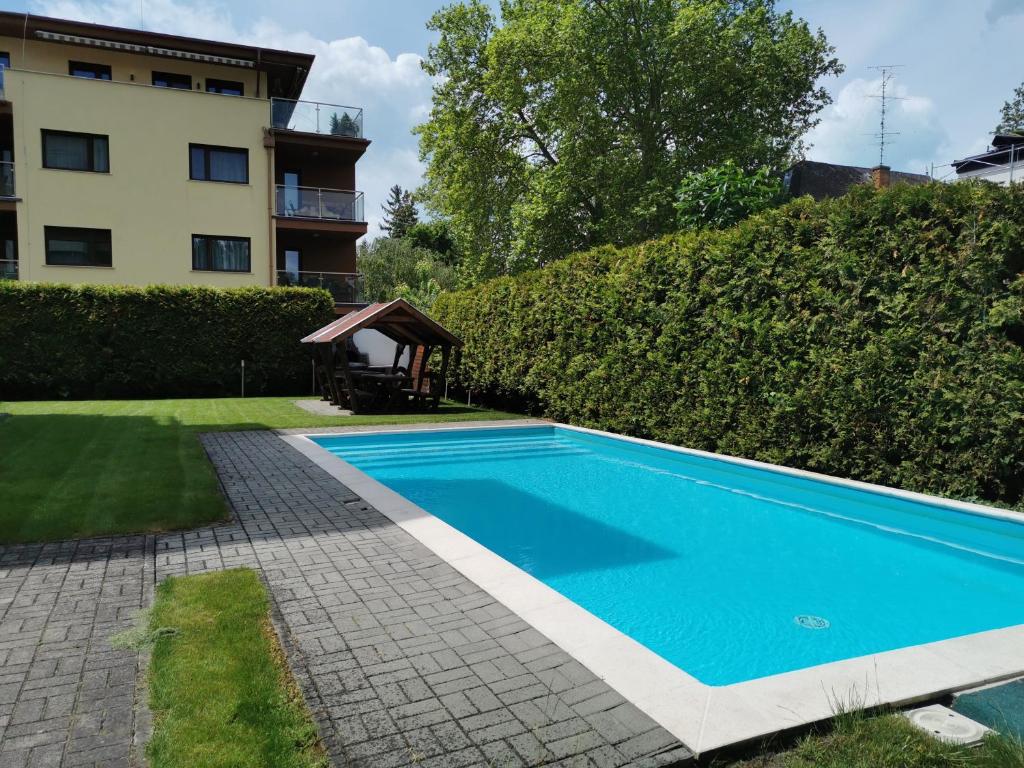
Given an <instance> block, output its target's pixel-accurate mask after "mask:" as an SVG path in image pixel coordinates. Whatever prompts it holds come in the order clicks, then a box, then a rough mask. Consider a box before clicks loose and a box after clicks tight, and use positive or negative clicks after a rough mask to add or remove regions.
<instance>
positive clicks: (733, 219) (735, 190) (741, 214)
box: [676, 160, 782, 230]
mask: <svg viewBox="0 0 1024 768" xmlns="http://www.w3.org/2000/svg"><path fill="white" fill-rule="evenodd" d="M781 202H782V182H781V181H780V179H779V177H778V176H777V175H775V174H773V173H772V171H771V170H770V169H769V168H760V169H758V170H756V171H753V172H747V171H744V170H743V169H742V168H740V167H739V166H738V165H736V164H735V163H734V162H732V161H731V160H727V161H726V162H725V163H723V164H722V165H717V166H715V167H714V168H709V169H708V170H706V171H704V172H702V173H691V174H688V175H687V176H686V177H685V178H684V179H683V181H682V183H681V184H680V185H679V192H678V194H677V199H676V220H677V223H678V225H679V229H681V230H688V229H722V228H724V227H731V226H732V225H733V224H736V223H738V222H740V221H742V220H743V219H745V218H747V216H750V215H751V214H754V213H757V212H758V211H763V210H765V209H766V208H771V207H772V206H773V205H777V204H779V203H781Z"/></svg>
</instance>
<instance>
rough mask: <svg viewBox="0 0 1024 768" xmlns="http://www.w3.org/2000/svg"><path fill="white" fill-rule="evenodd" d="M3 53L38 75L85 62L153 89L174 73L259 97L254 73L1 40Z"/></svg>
mask: <svg viewBox="0 0 1024 768" xmlns="http://www.w3.org/2000/svg"><path fill="white" fill-rule="evenodd" d="M0 51H5V52H7V53H9V54H10V56H11V67H12V68H14V69H26V70H31V71H35V72H51V73H55V74H58V75H66V74H68V62H69V61H85V62H89V63H91V64H107V65H108V66H110V69H111V77H112V78H113V79H114V80H121V81H124V82H136V83H138V84H140V85H151V84H152V82H153V72H154V71H156V72H174V73H175V74H180V75H191V76H192V87H193V88H195V87H196V85H197V84H198V86H199V90H205V89H206V78H208V77H212V78H217V79H218V80H234V81H237V82H241V83H244V85H245V95H246V96H256V76H257V73H256V71H255V70H253V69H246V68H242V67H226V66H223V65H215V64H206V63H203V62H193V61H187V60H184V59H172V58H168V57H166V56H145V55H142V54H137V53H126V52H123V51H112V50H106V49H103V48H90V47H86V46H80V45H65V44H63V43H50V42H45V41H42V40H36V39H34V38H33V39H28V40H24V41H22V40H21V38H13V37H3V36H0ZM260 85H261V87H262V90H261V95H262V96H263V97H264V98H265V97H266V93H265V90H266V80H265V78H264V79H263V81H262V82H261V83H260Z"/></svg>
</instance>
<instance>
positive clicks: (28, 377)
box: [0, 281, 334, 399]
mask: <svg viewBox="0 0 1024 768" xmlns="http://www.w3.org/2000/svg"><path fill="white" fill-rule="evenodd" d="M333 309H334V304H333V302H332V300H331V297H330V295H329V294H328V293H327V292H326V291H320V290H312V289H306V288H239V289H229V290H224V289H217V288H204V287H169V286H152V287H148V288H132V287H126V286H99V285H81V286H72V285H55V284H38V283H19V282H10V281H0V397H2V398H8V399H21V398H33V399H42V398H111V397H177V396H185V397H201V396H216V395H238V394H239V390H240V387H241V370H240V363H241V360H243V359H244V360H245V365H246V383H245V389H246V394H247V395H249V394H252V395H261V394H293V393H305V392H309V389H310V381H311V375H310V363H309V355H308V353H307V352H306V351H305V350H303V349H302V348H301V345H300V344H299V339H300V338H302V337H303V336H304V335H306V334H307V333H309V332H310V331H312V330H315V329H316V328H318V327H320V326H321V325H323V324H324V323H326V322H329V321H330V320H331V319H332V318H333V316H334V314H333Z"/></svg>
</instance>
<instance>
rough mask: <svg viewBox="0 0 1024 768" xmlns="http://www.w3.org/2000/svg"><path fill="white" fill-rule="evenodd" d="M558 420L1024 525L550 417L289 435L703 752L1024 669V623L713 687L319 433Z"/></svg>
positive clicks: (970, 507)
mask: <svg viewBox="0 0 1024 768" xmlns="http://www.w3.org/2000/svg"><path fill="white" fill-rule="evenodd" d="M549 426H555V427H559V428H562V429H568V430H574V431H577V432H585V433H588V434H593V435H601V436H605V437H611V438H615V439H618V440H626V441H629V442H634V443H640V444H644V445H650V446H656V447H658V448H663V449H667V450H672V451H677V452H680V453H685V454H689V455H693V456H702V457H705V458H712V459H716V460H720V461H724V462H727V463H732V464H739V465H742V466H747V467H755V468H758V469H767V470H770V471H772V472H777V473H781V474H786V475H791V476H795V477H804V478H811V479H815V480H821V481H824V482H827V483H831V484H833V485H838V486H844V487H848V488H858V489H861V490H868V491H872V492H875V493H882V494H885V495H888V496H895V497H898V498H902V499H907V500H911V501H917V502H925V503H927V504H931V505H935V506H940V507H945V508H949V509H955V510H959V511H963V512H969V513H972V514H981V515H986V516H989V517H996V518H1000V519H1005V520H1013V521H1015V522H1019V523H1024V515H1022V514H1020V513H1017V512H1012V511H1008V510H1001V509H995V508H992V507H986V506H982V505H980V504H971V503H967V502H960V501H953V500H947V499H942V498H938V497H935V496H927V495H924V494H919V493H913V492H911V491H902V490H898V489H894V488H886V487H884V486H878V485H872V484H870V483H862V482H858V481H853V480H843V479H840V478H835V477H830V476H828V475H821V474H817V473H814V472H807V471H804V470H798V469H790V468H787V467H780V466H777V465H774V464H765V463H763V462H758V461H752V460H749V459H739V458H735V457H730V456H723V455H721V454H715V453H709V452H706V451H697V450H693V449H689V448H681V447H678V446H672V445H667V444H664V443H657V442H653V441H650V440H642V439H639V438H632V437H625V436H622V435H616V434H612V433H609V432H601V431H598V430H592V429H586V428H583V427H574V426H570V425H567V424H557V423H553V422H537V421H530V422H523V421H509V422H507V423H501V424H495V423H493V422H492V423H488V424H486V425H474V424H472V423H461V424H460V423H450V424H445V425H432V424H417V425H408V426H386V427H380V428H379V429H373V430H367V429H365V428H364V429H360V430H358V431H355V430H346V429H344V428H341V429H338V430H336V431H335V430H332V431H329V432H317V433H310V434H301V435H295V434H290V435H285V434H282V435H281V438H282V439H283V440H285V441H286V442H288V443H289V444H290V445H291V446H293V447H294V448H295V449H296V450H298V451H299V452H301V453H302V454H304V455H305V456H307V457H308V458H309V459H310V460H312V461H313V462H314V463H315V464H316V465H317V466H319V467H321V468H322V469H324V470H325V471H326V472H327V473H328V474H330V475H331V476H333V477H334V478H336V479H337V480H339V481H340V482H341V483H343V484H344V485H346V486H347V487H349V488H351V489H352V490H353V491H354V492H355V493H357V494H359V495H360V496H361V497H362V498H363V499H365V500H366V501H367V502H369V503H370V504H371V505H373V506H374V507H375V508H376V509H377V510H378V511H379V512H381V513H382V514H383V515H384V516H386V517H388V518H389V519H391V520H392V521H394V522H395V524H397V525H398V526H400V527H401V528H402V529H404V530H405V531H407V532H408V533H410V534H411V535H412V536H414V537H415V538H416V539H418V540H419V541H420V542H422V543H423V544H424V545H426V546H427V547H428V548H430V549H431V550H433V551H434V552H435V553H436V554H437V555H439V556H440V557H441V558H443V559H444V560H446V561H448V562H449V563H450V564H451V565H452V566H453V567H455V568H456V569H457V570H458V571H460V572H461V573H462V574H463V575H465V576H466V577H467V578H468V579H470V580H471V581H473V582H475V583H476V584H478V585H479V586H480V587H481V588H483V589H484V590H486V591H487V592H488V593H490V594H491V595H492V596H493V597H494V598H495V599H496V600H498V601H499V602H501V603H503V604H504V605H506V606H507V607H508V608H509V609H511V610H512V611H514V612H515V613H517V614H519V615H520V616H521V617H522V618H523V619H524V620H526V621H527V622H528V623H529V624H531V625H532V626H533V627H534V628H536V629H537V630H538V631H539V632H541V633H542V634H544V635H546V636H547V637H548V638H549V639H551V640H552V641H553V642H554V643H556V644H557V645H558V646H560V647H561V648H562V649H563V650H565V651H566V652H567V653H569V654H570V655H571V656H573V657H574V658H575V659H577V660H578V661H580V662H581V663H582V664H583V665H584V666H586V667H587V668H588V669H590V670H591V672H593V673H594V674H595V675H597V676H598V677H600V678H601V679H603V680H604V681H605V682H607V683H608V685H610V686H611V687H612V688H614V689H615V690H617V691H618V692H619V693H620V694H621V695H622V696H623V697H625V698H626V699H627V700H629V701H630V702H632V703H633V704H634V705H635V706H636V707H637V708H638V709H640V710H641V711H643V712H644V713H645V714H647V715H648V716H649V717H650V718H651V719H652V720H654V721H655V722H657V723H658V724H659V725H661V726H662V727H664V728H665V729H666V730H667V731H669V732H670V733H671V734H672V735H673V736H675V737H676V738H678V739H679V740H680V741H681V742H683V744H685V745H686V746H687V747H689V748H690V750H692V751H693V752H694V753H695V754H697V755H701V754H703V753H705V752H708V751H710V750H714V749H718V748H720V747H725V746H729V745H732V744H737V743H740V742H745V741H750V740H752V739H757V738H759V737H764V736H768V735H771V734H774V733H778V732H779V731H784V730H787V729H790V728H795V727H798V726H802V725H807V724H810V723H814V722H817V721H819V720H825V719H828V718H830V717H832V716H833V715H834V714H835V713H836V711H837V710H839V709H851V708H855V709H859V708H865V707H873V706H878V705H883V704H886V705H899V704H910V703H914V702H918V701H922V700H927V699H929V698H934V697H936V696H940V695H944V694H947V693H951V692H953V691H957V690H961V689H964V688H974V687H978V686H981V685H985V684H988V683H992V682H996V681H999V680H1003V679H1008V678H1012V677H1019V676H1021V674H1024V624H1022V625H1017V626H1013V627H1009V628H1006V629H997V630H991V631H988V632H980V633H976V634H971V635H964V636H962V637H955V638H952V639H949V640H941V641H938V642H933V643H926V644H923V645H917V646H913V647H910V648H901V649H898V650H894V651H886V652H884V653H878V654H872V655H869V656H861V657H858V658H854V659H845V660H843V661H835V662H830V663H828V664H821V665H818V666H814V667H808V668H805V669H799V670H795V671H792V672H785V673H782V674H778V675H772V676H770V677H764V678H759V679H756V680H750V681H746V682H742V683H734V684H732V685H725V686H709V685H705V684H704V683H701V682H700V681H699V680H697V679H695V678H693V677H691V676H690V675H688V674H687V673H686V672H685V671H684V670H682V669H680V668H679V667H677V666H675V665H674V664H671V663H669V662H668V661H666V660H665V659H663V658H661V657H660V656H658V655H657V654H655V653H654V652H653V651H651V650H649V649H648V648H646V647H645V646H643V645H641V644H640V643H638V642H637V641H636V640H634V639H632V638H631V637H629V636H628V635H625V634H623V633H622V632H620V631H619V630H617V629H615V628H614V627H612V626H610V625H609V624H607V623H606V622H604V621H603V620H601V619H599V618H598V617H597V616H594V615H593V614H592V613H590V612H589V611H587V610H585V609H583V608H582V607H580V606H579V605H577V604H576V603H574V602H572V601H571V600H569V599H568V598H566V597H564V596H563V595H561V594H560V593H559V592H557V591H555V590H554V589H552V588H551V587H549V586H547V585H546V584H544V583H543V582H541V581H539V580H538V579H536V578H534V577H533V576H531V575H529V574H528V573H526V572H525V571H523V570H521V569H520V568H518V567H517V566H515V565H513V564H512V563H510V562H508V561H507V560H505V559H504V558H502V557H500V556H499V555H497V554H495V553H494V552H492V551H491V550H489V549H487V548H486V547H484V546H482V545H481V544H479V543H477V542H476V541H474V540H473V539H471V538H470V537H469V536H467V535H465V534H464V533H462V532H461V531H459V530H457V529H455V528H453V527H452V526H450V525H448V524H447V523H445V522H444V521H443V520H441V519H439V518H437V517H434V516H433V515H431V514H430V513H429V512H427V511H426V510H424V509H421V508H420V507H418V506H416V505H415V504H413V503H412V502H410V501H409V500H408V499H406V498H404V497H403V496H401V495H399V494H398V493H396V492H395V491H393V490H391V489H390V488H388V487H387V486H385V485H383V484H382V483H380V482H378V481H377V480H374V479H373V478H372V477H370V476H369V475H367V474H365V473H364V472H361V471H360V470H358V469H356V468H355V467H354V466H352V465H351V464H349V463H347V462H346V461H344V460H342V459H340V458H338V457H337V456H335V455H334V454H332V453H330V452H329V451H327V450H326V449H324V448H322V447H320V446H319V445H317V444H316V443H315V442H313V440H312V439H311V438H323V437H331V436H339V437H340V436H346V435H351V436H355V435H366V434H386V433H400V432H409V431H427V432H438V431H451V430H465V429H503V428H522V427H549Z"/></svg>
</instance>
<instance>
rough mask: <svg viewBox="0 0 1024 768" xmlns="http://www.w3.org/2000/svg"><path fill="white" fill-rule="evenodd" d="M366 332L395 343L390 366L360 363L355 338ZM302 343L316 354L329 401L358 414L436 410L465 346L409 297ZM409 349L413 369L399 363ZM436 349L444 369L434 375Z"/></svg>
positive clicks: (340, 323) (375, 306)
mask: <svg viewBox="0 0 1024 768" xmlns="http://www.w3.org/2000/svg"><path fill="white" fill-rule="evenodd" d="M362 330H374V331H378V332H380V333H382V334H383V335H384V336H386V337H387V338H389V339H391V340H392V341H394V342H395V344H396V347H395V358H394V361H393V362H392V364H391V365H386V366H373V365H370V364H369V361H368V360H361V359H358V356H357V355H356V354H354V352H355V347H354V343H353V341H352V337H353V336H354V335H355V333H356V331H362ZM302 343H303V344H309V345H310V346H311V348H312V350H313V359H314V361H315V363H316V373H317V381H318V382H319V383H320V390H321V393H322V394H323V397H324V399H325V400H330V401H331V402H332V403H333V404H335V405H338V406H341V407H344V408H349V409H351V410H352V411H353V412H354V413H360V412H367V411H400V410H406V409H409V408H426V407H433V408H437V406H438V404H439V403H440V401H441V395H442V394H443V392H444V388H445V381H446V376H447V375H448V365H449V363H450V361H451V355H452V350H453V349H454V348H455V347H461V346H462V341H460V340H459V339H458V338H457V337H456V336H455V335H454V334H452V333H451V332H449V331H448V330H447V329H445V328H444V327H442V326H441V325H440V324H438V323H436V322H434V321H433V320H431V319H430V318H429V317H427V316H426V315H425V314H423V313H422V312H420V311H419V310H418V309H416V307H414V306H413V305H412V304H410V303H409V302H407V301H405V299H395V300H394V301H389V302H387V303H385V304H371V305H369V306H368V307H364V308H363V309H360V310H359V311H357V312H351V313H349V314H347V315H345V316H344V317H341V318H339V319H337V320H335V321H334V322H333V323H330V324H328V325H325V326H324V327H323V328H321V329H320V330H318V331H314V332H313V333H311V334H309V335H308V336H306V337H305V338H304V339H302ZM406 349H408V350H409V366H408V368H406V367H404V366H402V365H401V364H400V363H401V361H402V356H403V355H404V353H405V351H406ZM436 349H440V350H441V370H440V371H431V370H428V367H427V363H428V361H429V360H430V356H431V354H432V353H433V352H434V350H436ZM353 358H355V359H353Z"/></svg>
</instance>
